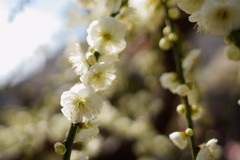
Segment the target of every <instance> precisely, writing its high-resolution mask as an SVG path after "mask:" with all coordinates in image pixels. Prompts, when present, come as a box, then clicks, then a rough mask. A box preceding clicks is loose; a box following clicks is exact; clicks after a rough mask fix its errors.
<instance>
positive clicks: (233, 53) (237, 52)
mask: <svg viewBox="0 0 240 160" xmlns="http://www.w3.org/2000/svg"><path fill="white" fill-rule="evenodd" d="M224 52H225V55H226V56H227V58H228V59H229V60H233V61H239V60H240V49H239V48H238V47H236V46H226V47H225V48H224Z"/></svg>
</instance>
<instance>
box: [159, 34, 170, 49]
mask: <svg viewBox="0 0 240 160" xmlns="http://www.w3.org/2000/svg"><path fill="white" fill-rule="evenodd" d="M159 47H160V48H161V49H162V50H165V51H166V50H169V49H170V47H171V43H170V42H169V40H168V39H167V38H166V37H163V38H161V39H160V41H159Z"/></svg>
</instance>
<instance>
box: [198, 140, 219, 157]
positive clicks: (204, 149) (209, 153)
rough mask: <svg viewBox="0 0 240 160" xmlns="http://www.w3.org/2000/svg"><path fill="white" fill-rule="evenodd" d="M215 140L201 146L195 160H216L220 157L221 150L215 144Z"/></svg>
mask: <svg viewBox="0 0 240 160" xmlns="http://www.w3.org/2000/svg"><path fill="white" fill-rule="evenodd" d="M217 141H218V140H217V139H215V138H214V139H211V140H209V141H208V142H207V143H206V144H203V145H201V149H200V151H199V152H198V155H197V158H196V160H218V159H219V158H220V156H221V148H220V146H219V145H218V144H217Z"/></svg>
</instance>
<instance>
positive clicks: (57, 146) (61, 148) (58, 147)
mask: <svg viewBox="0 0 240 160" xmlns="http://www.w3.org/2000/svg"><path fill="white" fill-rule="evenodd" d="M54 149H55V152H56V153H57V154H59V155H61V156H62V155H64V154H65V152H66V151H67V150H66V147H65V145H64V144H62V143H60V142H56V143H55V144H54Z"/></svg>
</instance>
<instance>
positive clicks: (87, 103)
mask: <svg viewBox="0 0 240 160" xmlns="http://www.w3.org/2000/svg"><path fill="white" fill-rule="evenodd" d="M102 103H103V102H102V98H101V97H100V96H98V95H97V94H96V93H95V92H94V90H93V89H92V88H91V87H90V86H87V85H85V84H75V85H74V86H73V87H72V88H71V89H70V90H69V91H65V92H63V94H62V95H61V101H60V104H61V106H62V107H63V108H62V109H61V111H62V113H63V115H64V116H65V117H67V119H68V120H70V121H71V122H72V123H78V122H81V121H82V119H83V117H86V118H93V117H95V115H96V114H98V113H99V112H100V108H101V107H102Z"/></svg>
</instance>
